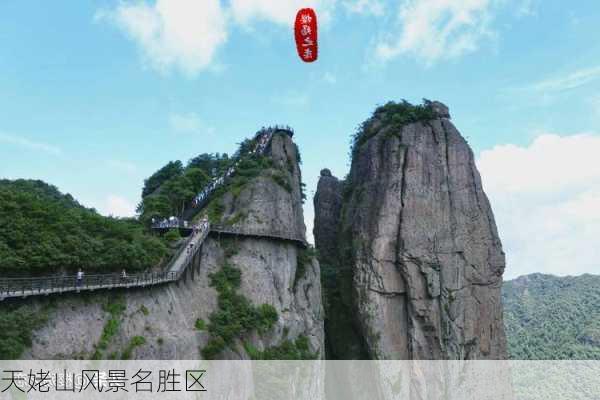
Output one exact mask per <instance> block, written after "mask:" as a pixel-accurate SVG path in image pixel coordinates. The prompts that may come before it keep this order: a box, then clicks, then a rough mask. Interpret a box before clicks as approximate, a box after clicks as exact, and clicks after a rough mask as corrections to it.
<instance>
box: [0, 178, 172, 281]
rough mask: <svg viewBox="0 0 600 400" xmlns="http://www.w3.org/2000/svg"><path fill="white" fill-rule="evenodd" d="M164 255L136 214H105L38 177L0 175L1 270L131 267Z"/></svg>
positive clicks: (146, 265)
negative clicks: (120, 216)
mask: <svg viewBox="0 0 600 400" xmlns="http://www.w3.org/2000/svg"><path fill="white" fill-rule="evenodd" d="M166 255H167V247H166V245H165V244H164V242H163V241H162V240H161V239H159V238H157V237H155V236H152V235H151V234H150V233H149V232H148V231H147V230H146V229H145V228H144V227H143V226H142V225H141V224H140V223H139V222H138V221H137V220H134V219H118V218H111V217H104V216H102V215H100V214H98V213H97V212H96V211H95V210H93V209H87V208H85V207H83V206H81V205H80V204H79V203H78V202H77V201H76V200H75V199H73V197H72V196H71V195H69V194H66V195H65V194H62V193H60V192H59V191H58V189H57V188H56V187H54V186H51V185H49V184H47V183H44V182H42V181H35V180H15V181H10V180H0V275H3V276H16V275H40V274H42V275H43V274H50V273H56V272H59V271H64V272H66V271H73V270H76V269H77V268H83V269H84V270H87V271H94V272H111V271H120V270H121V269H123V268H126V269H127V271H131V272H134V271H138V270H142V269H146V268H149V267H152V266H155V265H157V264H158V263H160V261H161V259H162V258H163V257H164V256H166Z"/></svg>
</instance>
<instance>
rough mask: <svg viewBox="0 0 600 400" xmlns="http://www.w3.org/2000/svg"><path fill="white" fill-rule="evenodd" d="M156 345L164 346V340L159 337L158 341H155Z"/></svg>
mask: <svg viewBox="0 0 600 400" xmlns="http://www.w3.org/2000/svg"><path fill="white" fill-rule="evenodd" d="M156 343H158V345H159V346H162V345H163V344H165V339H163V338H162V337H159V338H158V339H156Z"/></svg>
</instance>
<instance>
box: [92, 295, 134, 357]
mask: <svg viewBox="0 0 600 400" xmlns="http://www.w3.org/2000/svg"><path fill="white" fill-rule="evenodd" d="M125 308H126V305H125V298H124V297H123V295H119V296H116V297H115V296H110V297H107V299H106V302H105V303H104V304H103V306H102V309H103V310H104V311H105V312H107V313H109V318H108V321H106V323H105V324H104V328H103V329H102V335H101V336H100V340H99V341H98V343H96V345H95V346H94V347H95V350H94V353H93V354H92V359H94V360H101V359H102V353H103V352H104V351H105V350H106V349H107V348H108V345H109V344H110V341H111V339H112V338H113V337H114V336H115V335H116V334H117V333H118V332H119V327H120V326H121V316H122V315H123V312H125Z"/></svg>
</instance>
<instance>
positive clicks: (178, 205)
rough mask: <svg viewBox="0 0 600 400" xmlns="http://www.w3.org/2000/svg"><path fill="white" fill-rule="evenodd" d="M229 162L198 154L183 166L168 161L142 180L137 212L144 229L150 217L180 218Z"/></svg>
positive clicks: (214, 156) (216, 157)
mask: <svg viewBox="0 0 600 400" xmlns="http://www.w3.org/2000/svg"><path fill="white" fill-rule="evenodd" d="M232 162H233V160H232V159H230V158H229V156H228V155H227V154H222V155H221V154H219V153H216V154H200V155H199V156H197V157H195V158H193V159H191V160H190V161H189V162H188V163H187V165H186V166H185V167H184V166H183V163H182V162H181V161H170V162H169V163H167V165H165V166H164V167H162V168H161V169H159V170H158V171H156V172H155V173H154V174H153V175H152V176H150V177H149V178H148V179H146V180H145V181H144V188H143V189H142V201H141V202H140V203H139V204H138V207H137V212H138V213H140V221H141V222H142V223H143V224H145V225H146V226H148V225H149V224H150V223H151V220H152V218H158V219H161V218H165V217H169V216H171V215H178V216H179V215H181V214H182V213H183V210H184V209H185V208H186V207H187V206H189V203H190V202H191V201H192V199H193V198H194V196H195V195H196V194H198V193H199V192H200V191H201V190H202V189H203V188H204V187H205V186H206V185H207V184H208V183H209V182H210V181H211V179H212V178H213V177H216V176H219V175H220V174H222V173H223V172H224V171H225V170H227V168H229V166H231V164H232Z"/></svg>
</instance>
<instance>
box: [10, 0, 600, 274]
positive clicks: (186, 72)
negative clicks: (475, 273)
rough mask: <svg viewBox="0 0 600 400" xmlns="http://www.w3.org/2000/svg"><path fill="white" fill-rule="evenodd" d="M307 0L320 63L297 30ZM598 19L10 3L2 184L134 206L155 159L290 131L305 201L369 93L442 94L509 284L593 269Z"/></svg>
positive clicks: (234, 1) (479, 10)
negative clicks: (306, 52) (46, 185)
mask: <svg viewBox="0 0 600 400" xmlns="http://www.w3.org/2000/svg"><path fill="white" fill-rule="evenodd" d="M304 6H313V7H315V9H316V10H317V14H318V16H319V22H320V31H319V60H318V61H317V62H315V63H312V64H305V63H302V62H300V60H299V59H298V57H297V55H296V53H295V47H294V43H293V35H292V31H291V25H292V23H293V18H294V15H295V12H296V11H297V10H298V9H299V8H301V7H304ZM599 16H600V4H598V3H597V1H592V0H582V1H577V2H570V4H569V5H568V6H566V5H565V2H564V1H559V0H546V1H543V2H542V1H541V0H539V1H536V0H464V1H460V0H414V1H404V0H396V1H391V0H390V1H383V0H380V1H376V0H307V1H296V0H229V1H219V0H203V1H200V0H198V1H193V0H159V1H158V2H155V1H145V2H144V1H77V2H67V1H57V2H52V5H51V6H50V5H49V3H48V2H43V1H29V0H27V1H26V0H22V1H3V2H1V3H0V160H1V161H0V177H3V178H20V177H23V178H38V179H43V180H45V181H47V182H50V183H52V184H54V185H56V186H58V187H59V189H61V190H62V191H64V192H70V193H71V194H73V195H74V196H75V197H76V198H77V199H79V200H80V201H81V202H82V203H83V204H85V205H87V206H90V207H95V208H97V209H98V210H99V211H101V212H103V213H105V214H109V213H112V214H116V215H127V214H128V213H131V210H132V208H133V207H134V206H135V204H136V203H137V201H138V199H139V194H140V191H141V186H142V184H143V179H144V178H145V177H147V176H149V175H150V174H151V173H152V172H153V171H155V170H156V169H158V168H159V167H161V166H162V165H164V164H165V163H166V162H167V161H169V160H174V159H181V160H183V161H186V160H188V159H190V158H192V157H193V156H195V155H197V154H199V153H203V152H228V153H231V152H233V151H234V150H235V148H236V143H238V142H240V141H241V140H242V139H243V138H245V137H247V136H250V135H252V134H253V133H254V132H255V131H256V130H257V129H258V128H260V127H261V126H263V125H269V124H274V123H284V124H289V125H291V126H293V127H294V128H295V130H296V137H295V139H296V141H297V142H298V144H299V146H300V149H301V151H302V158H303V162H304V163H303V174H304V180H305V181H306V183H307V185H308V188H309V194H310V195H311V197H312V193H313V190H314V188H315V186H316V182H317V179H318V174H319V170H320V169H321V168H324V167H328V168H330V169H331V170H332V171H333V172H334V174H336V175H338V176H343V175H345V173H346V172H347V170H348V155H347V153H348V147H349V146H348V144H349V137H350V135H351V134H352V133H353V132H354V131H355V128H356V126H357V125H358V124H359V123H360V122H362V121H363V120H364V119H366V118H367V117H368V116H369V114H370V113H371V112H372V110H373V109H374V107H375V106H376V105H377V104H382V103H385V102H386V101H388V100H400V99H402V98H405V99H408V100H410V101H420V100H421V98H424V97H425V98H429V99H438V100H441V101H443V102H444V103H446V104H448V106H449V107H450V111H451V114H452V118H453V121H454V123H455V124H456V125H457V127H458V128H459V130H460V131H461V132H462V133H463V135H464V136H465V137H467V138H468V140H469V142H470V144H471V145H472V146H473V149H474V151H475V153H476V155H477V157H478V165H479V167H480V169H481V172H482V175H483V179H484V185H485V187H486V189H487V191H488V195H489V196H490V199H491V201H492V206H493V207H494V210H495V212H496V218H497V222H498V225H499V229H500V233H501V237H502V239H503V241H504V245H505V248H506V252H507V258H508V262H509V264H508V268H507V274H506V276H507V277H509V278H510V277H514V276H516V275H519V274H522V273H528V272H533V271H541V272H549V273H555V274H560V275H565V274H579V273H583V272H590V273H593V272H596V273H597V272H599V271H600V268H599V267H598V265H599V264H598V261H597V260H598V259H599V258H600V250H599V249H598V246H597V238H598V235H600V166H599V165H600V163H598V162H597V156H596V154H599V153H598V152H600V135H599V134H598V132H600V128H599V124H600V92H599V89H600V44H599V42H598V40H597V39H598V33H599V30H598V17H599ZM309 203H310V202H307V206H306V210H305V214H306V218H307V225H308V226H309V229H310V228H311V227H312V216H313V213H312V208H311V205H310V204H309Z"/></svg>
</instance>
